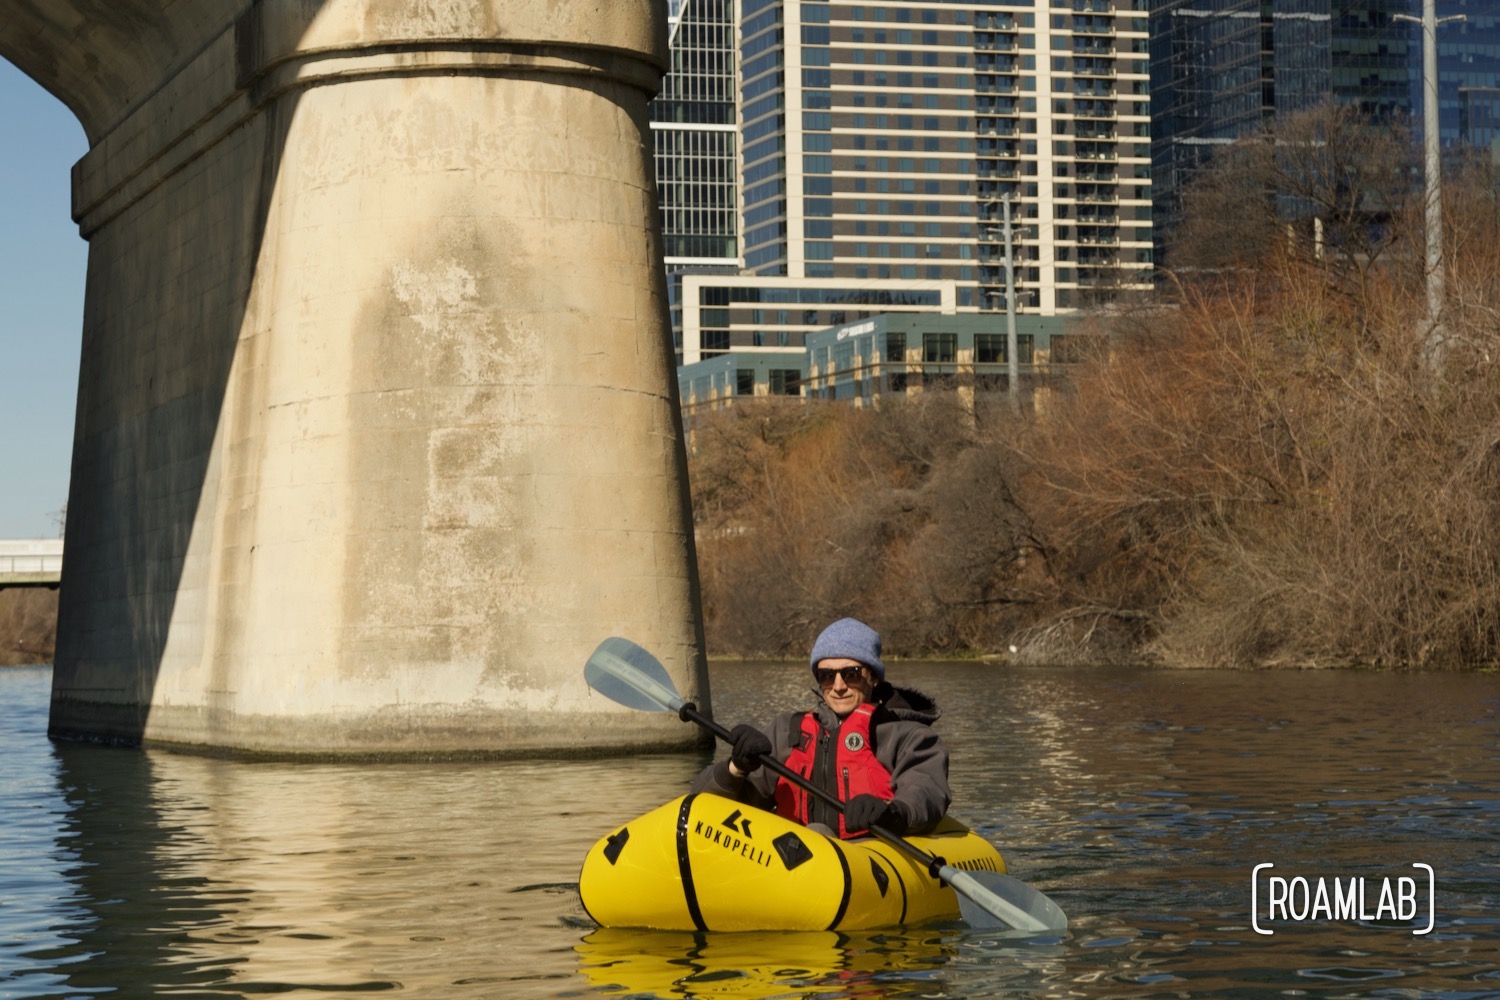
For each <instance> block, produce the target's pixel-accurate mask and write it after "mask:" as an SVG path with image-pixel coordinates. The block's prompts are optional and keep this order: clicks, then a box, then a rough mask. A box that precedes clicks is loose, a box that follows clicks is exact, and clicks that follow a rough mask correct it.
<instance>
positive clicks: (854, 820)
mask: <svg viewBox="0 0 1500 1000" xmlns="http://www.w3.org/2000/svg"><path fill="white" fill-rule="evenodd" d="M872 826H883V827H885V828H886V829H887V830H889V831H891V832H892V833H905V832H906V827H907V820H906V811H905V810H903V809H902V808H901V807H900V806H899V805H897V804H896V803H895V802H893V801H891V800H889V799H882V798H880V797H879V796H875V795H856V796H854V798H852V799H850V800H849V801H848V802H846V803H844V829H845V830H848V831H849V832H850V833H855V832H856V831H859V830H868V829H869V828H870V827H872Z"/></svg>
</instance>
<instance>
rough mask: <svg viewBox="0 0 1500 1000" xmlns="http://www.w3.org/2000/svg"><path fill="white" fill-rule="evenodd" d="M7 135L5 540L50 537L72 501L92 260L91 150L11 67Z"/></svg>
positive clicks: (1, 393)
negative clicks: (85, 218) (87, 210)
mask: <svg viewBox="0 0 1500 1000" xmlns="http://www.w3.org/2000/svg"><path fill="white" fill-rule="evenodd" d="M0 129H3V134H4V135H5V142H4V143H3V144H0V470H3V471H0V538H49V537H56V536H57V522H56V520H55V516H56V514H57V512H58V511H59V510H60V509H61V508H62V506H63V504H65V503H66V502H67V499H68V467H69V463H70V461H71V460H72V453H73V411H74V407H75V404H76V403H77V401H78V352H79V343H80V339H81V336H82V330H83V279H84V268H85V265H86V263H87V257H88V244H87V243H85V242H84V241H83V240H82V239H81V238H79V236H78V227H77V226H76V225H74V223H73V219H72V215H71V190H70V189H71V184H70V181H69V172H70V171H71V169H72V167H73V164H74V163H76V162H77V161H78V159H79V158H80V157H82V156H83V154H84V153H85V152H87V151H88V141H87V140H86V139H85V138H84V135H83V128H82V127H81V126H80V125H79V124H78V120H77V119H76V118H74V117H73V115H72V113H71V112H70V111H68V109H67V108H65V107H64V106H63V105H62V102H60V101H58V100H57V98H55V97H53V96H52V95H51V94H49V93H47V92H46V91H45V90H43V89H42V88H41V87H39V86H37V85H36V84H35V83H34V82H33V81H32V80H31V78H30V77H27V76H25V75H24V74H22V73H21V71H20V70H18V69H16V68H15V67H14V66H12V65H11V64H10V63H9V62H7V61H5V60H4V59H0Z"/></svg>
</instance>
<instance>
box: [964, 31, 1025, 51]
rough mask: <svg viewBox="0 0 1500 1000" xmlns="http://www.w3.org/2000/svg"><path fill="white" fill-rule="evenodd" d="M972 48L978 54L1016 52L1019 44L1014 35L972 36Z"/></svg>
mask: <svg viewBox="0 0 1500 1000" xmlns="http://www.w3.org/2000/svg"><path fill="white" fill-rule="evenodd" d="M974 48H975V49H976V50H978V51H980V52H1017V51H1019V50H1020V48H1021V46H1020V43H1019V42H1018V41H1017V39H1016V36H1014V35H984V34H978V33H976V34H975V35H974Z"/></svg>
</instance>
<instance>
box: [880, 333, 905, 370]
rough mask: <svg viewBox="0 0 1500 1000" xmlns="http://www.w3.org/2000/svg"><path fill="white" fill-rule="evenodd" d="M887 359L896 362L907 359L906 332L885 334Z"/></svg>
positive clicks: (889, 361)
mask: <svg viewBox="0 0 1500 1000" xmlns="http://www.w3.org/2000/svg"><path fill="white" fill-rule="evenodd" d="M885 360H886V361H887V362H888V363H896V364H899V363H900V362H903V361H905V360H906V334H904V333H888V334H886V335H885Z"/></svg>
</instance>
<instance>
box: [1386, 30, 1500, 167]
mask: <svg viewBox="0 0 1500 1000" xmlns="http://www.w3.org/2000/svg"><path fill="white" fill-rule="evenodd" d="M1411 13H1414V14H1415V13H1417V11H1416V9H1415V8H1413V10H1412V11H1411ZM1437 13H1438V17H1440V18H1443V17H1454V16H1460V15H1461V16H1462V17H1463V20H1462V21H1458V22H1450V23H1448V24H1440V25H1439V26H1438V127H1439V130H1440V131H1439V134H1440V135H1441V137H1442V142H1443V145H1444V146H1452V145H1454V144H1455V143H1462V144H1464V145H1468V146H1476V147H1479V148H1488V147H1490V146H1492V145H1493V143H1494V140H1495V138H1496V135H1495V130H1496V123H1497V107H1496V102H1497V94H1500V8H1496V7H1495V5H1494V4H1491V3H1475V2H1473V0H1438V4H1437ZM1407 27H1408V28H1410V26H1407ZM1420 37H1421V36H1420V35H1419V34H1418V33H1417V31H1416V30H1415V29H1412V30H1411V51H1412V52H1413V53H1414V54H1416V53H1419V52H1420V51H1421V49H1420ZM1410 100H1411V106H1412V108H1413V109H1414V110H1415V113H1416V116H1417V117H1421V111H1422V101H1421V90H1420V74H1415V75H1414V79H1413V82H1412V91H1411V97H1410Z"/></svg>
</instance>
